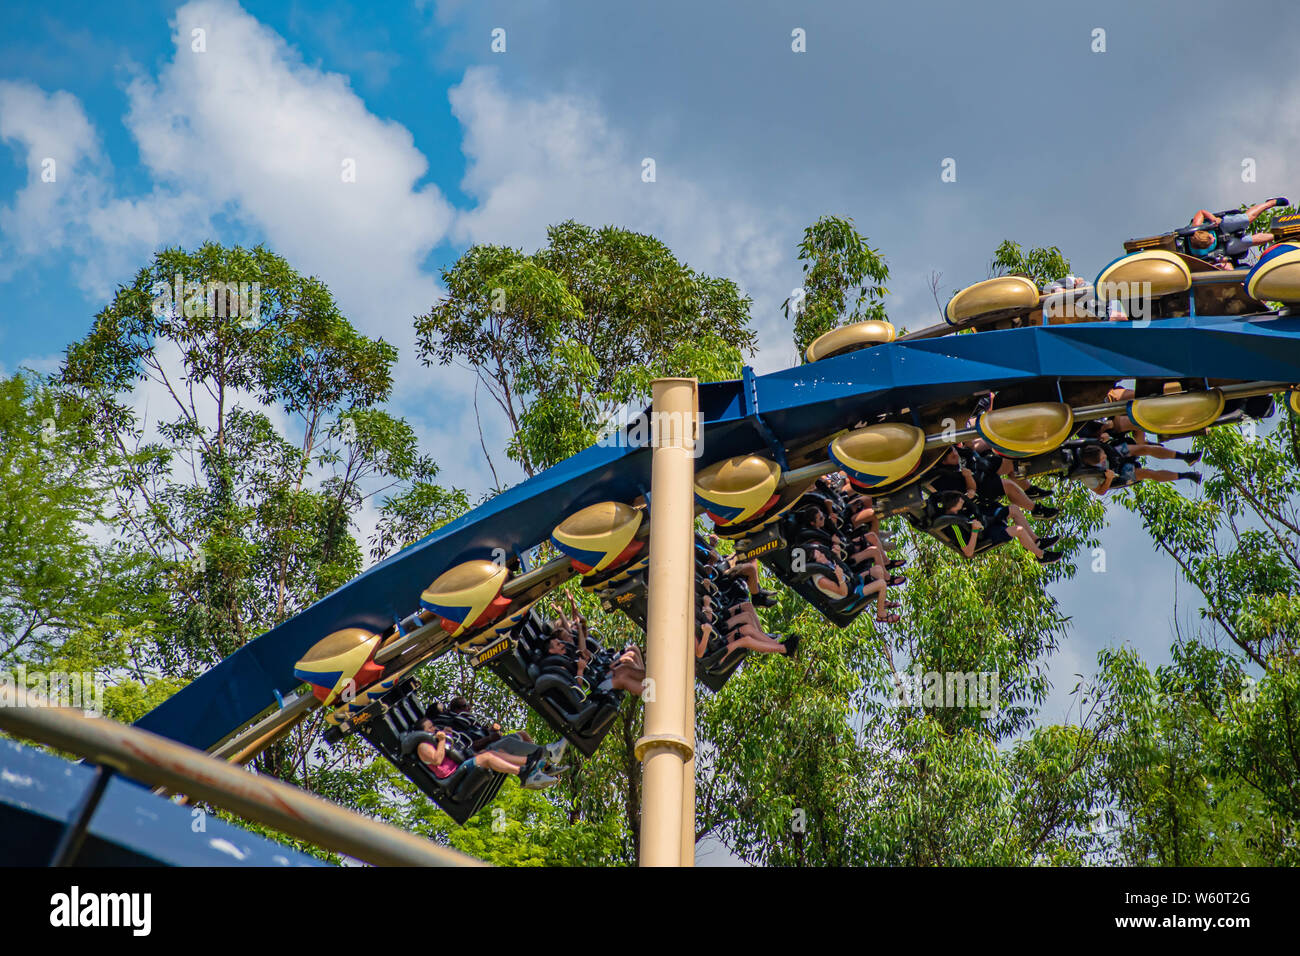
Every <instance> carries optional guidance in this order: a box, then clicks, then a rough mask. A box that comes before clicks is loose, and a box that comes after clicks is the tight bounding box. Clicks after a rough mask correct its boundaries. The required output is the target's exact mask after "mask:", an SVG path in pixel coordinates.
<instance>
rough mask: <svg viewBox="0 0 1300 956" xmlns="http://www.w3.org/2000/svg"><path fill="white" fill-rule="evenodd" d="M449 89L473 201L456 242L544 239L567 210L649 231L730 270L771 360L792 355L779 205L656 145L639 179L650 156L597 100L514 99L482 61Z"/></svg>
mask: <svg viewBox="0 0 1300 956" xmlns="http://www.w3.org/2000/svg"><path fill="white" fill-rule="evenodd" d="M450 95H451V104H452V111H453V113H454V114H455V115H456V118H457V119H459V120H460V122H461V125H462V126H463V127H464V130H465V135H464V145H463V147H462V149H463V152H464V153H465V157H466V160H467V163H468V165H467V169H466V174H465V178H464V181H463V182H462V188H463V189H464V190H465V192H466V193H467V194H468V195H470V196H473V197H474V198H475V200H476V204H475V206H474V207H473V208H472V209H468V210H465V211H463V212H461V213H460V214H459V215H458V216H457V217H456V221H455V225H454V227H453V235H454V236H455V238H456V239H457V240H459V241H462V242H466V243H470V242H491V243H498V244H503V245H514V246H520V247H523V248H525V249H526V250H531V249H533V248H536V247H537V246H539V245H541V244H542V243H543V242H544V241H545V229H546V226H548V225H550V224H552V223H556V222H561V221H563V220H565V219H576V220H578V221H579V222H583V223H586V224H588V225H594V226H600V225H605V224H610V223H613V224H617V225H620V226H624V227H626V228H629V229H634V230H637V231H639V232H647V233H651V234H653V235H655V236H657V237H658V238H660V239H662V240H663V241H664V242H665V243H667V244H668V246H669V248H671V249H672V250H673V252H674V253H675V254H676V255H677V256H678V258H680V259H682V260H684V261H686V262H688V263H690V265H691V266H692V267H694V268H696V269H700V270H701V271H704V272H708V273H711V274H716V275H724V276H728V277H730V278H732V279H735V280H736V281H737V283H738V284H739V285H740V286H741V287H742V288H743V289H744V290H745V291H746V292H747V293H748V294H750V295H751V296H753V297H754V300H755V306H754V316H755V319H756V324H757V326H758V327H759V330H760V334H761V343H760V344H761V347H762V349H763V351H762V353H761V355H760V359H761V360H762V361H764V362H766V363H767V365H768V367H780V366H781V365H783V364H785V362H784V361H783V360H782V358H781V356H782V355H784V353H786V352H789V353H791V354H793V353H792V346H791V345H790V333H789V329H788V328H787V327H785V326H784V325H783V321H784V320H783V319H781V318H780V316H779V312H778V311H777V310H778V308H779V305H780V303H781V302H782V301H784V299H785V297H786V296H787V295H788V294H789V291H790V286H791V281H790V280H791V277H793V278H794V279H796V280H797V278H798V272H797V270H796V269H795V267H793V266H792V262H791V254H790V253H791V250H790V249H789V248H787V247H786V246H785V245H784V244H783V242H782V237H784V236H788V235H790V234H791V232H792V229H793V226H792V219H791V217H790V215H789V214H788V213H786V212H785V211H783V210H780V209H766V208H759V207H758V206H756V205H753V204H751V203H749V202H746V201H745V200H743V199H741V198H739V196H738V195H737V193H736V191H735V190H731V189H727V188H724V187H723V186H720V185H716V184H711V183H708V182H706V181H705V179H704V178H703V175H702V172H701V171H700V170H692V169H689V168H683V167H681V166H678V165H675V164H674V161H673V158H672V156H671V155H658V156H656V155H653V152H654V151H653V150H651V151H650V155H649V158H652V159H654V160H655V181H654V182H643V181H642V161H643V160H644V159H646V158H647V154H646V153H645V152H643V151H638V150H635V149H633V148H632V147H631V146H630V145H629V144H628V142H627V139H626V137H625V136H624V135H623V134H622V133H621V132H620V131H618V130H617V129H615V128H614V127H613V126H612V125H611V124H610V123H609V121H608V120H607V119H606V117H605V115H604V114H603V113H602V111H601V110H600V108H599V106H598V105H597V104H596V103H595V102H594V101H591V100H586V99H582V98H579V97H577V96H574V95H566V94H550V95H546V96H539V97H535V98H524V97H516V96H513V95H511V94H509V93H508V92H507V91H505V90H504V89H503V88H502V86H501V85H500V83H499V81H498V79H497V76H496V74H495V72H493V71H492V70H489V69H486V68H481V67H479V68H473V69H470V70H469V71H467V72H466V74H465V78H464V80H462V81H461V83H460V84H459V85H457V86H455V87H453V88H452V90H451V94H450Z"/></svg>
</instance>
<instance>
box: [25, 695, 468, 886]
mask: <svg viewBox="0 0 1300 956" xmlns="http://www.w3.org/2000/svg"><path fill="white" fill-rule="evenodd" d="M0 729H3V730H5V731H8V732H9V733H11V734H13V735H14V736H17V737H23V738H26V739H28V740H34V741H37V742H38V743H42V744H47V745H49V746H51V747H57V748H58V749H60V750H65V751H68V752H69V753H75V754H78V755H80V756H82V757H84V758H85V759H86V761H87V762H89V763H91V764H95V765H97V766H98V767H100V768H102V769H101V772H100V773H98V774H97V775H96V783H95V784H94V785H92V791H91V792H90V793H89V794H88V796H87V799H86V801H85V803H84V804H83V806H82V808H81V809H80V811H79V812H78V813H77V814H76V815H74V818H73V820H72V821H70V822H69V828H68V831H67V832H65V834H64V837H63V839H62V840H61V841H60V852H59V853H56V855H55V862H66V861H67V860H68V859H70V858H71V857H72V856H74V855H75V847H76V846H78V845H79V844H80V841H81V839H82V838H83V837H84V834H85V831H86V827H87V826H88V825H89V823H90V820H91V817H92V816H93V813H94V807H95V804H96V803H97V802H98V797H99V796H100V795H102V793H103V789H104V784H105V783H106V777H107V774H108V771H110V770H111V771H116V772H119V773H122V774H124V775H126V776H129V777H132V778H134V779H136V780H139V781H142V782H143V783H147V784H151V785H157V786H162V787H165V788H166V789H167V790H169V791H171V792H172V793H183V794H185V795H186V796H188V797H192V798H195V799H198V800H202V801H204V802H206V803H210V804H212V805H213V806H215V807H221V808H222V809H225V810H229V811H230V812H232V813H234V814H237V815H238V816H240V817H243V818H245V819H247V820H252V821H255V822H257V823H261V824H264V825H265V826H269V827H273V828H274V829H276V830H279V831H280V832H282V833H286V834H288V835H289V836H292V837H297V838H298V839H300V840H306V841H308V842H309V843H313V844H315V845H316V846H320V847H324V848H325V849H327V850H333V851H335V852H337V853H344V854H347V855H348V856H350V857H354V858H356V859H358V860H363V861H365V862H367V863H372V864H374V865H376V866H481V865H483V864H481V863H480V862H479V861H477V860H474V859H472V858H470V857H468V856H465V855H464V854H462V853H458V852H456V851H455V850H449V849H447V848H446V847H441V846H438V845H437V844H434V843H430V842H429V841H428V840H425V839H422V838H420V837H417V836H415V835H413V834H410V833H407V832H406V831H405V830H399V829H398V828H397V827H392V826H389V825H388V824H386V823H380V822H379V821H378V820H372V819H370V818H369V817H365V816H362V815H361V814H359V813H354V812H352V811H351V810H345V809H344V808H342V807H339V806H335V805H334V804H332V803H330V802H329V801H328V800H322V799H321V798H320V797H317V796H314V795H312V794H310V793H307V792H306V791H305V790H300V789H299V788H297V787H294V786H292V785H290V784H287V783H285V782H283V781H281V780H276V779H274V778H272V777H266V776H260V775H257V774H253V773H250V772H248V771H247V770H244V769H242V768H241V767H238V766H235V765H233V764H231V763H228V762H227V761H225V760H221V759H218V758H216V757H211V756H209V755H208V754H205V753H204V752H203V751H201V750H195V749H194V748H193V747H187V746H186V745H184V744H180V743H177V742H176V741H174V740H168V739H167V738H166V737H160V736H158V735H157V734H152V733H149V732H148V731H145V730H140V729H139V728H136V727H129V726H127V725H125V724H121V723H118V722H117V721H115V720H110V719H109V718H107V717H86V716H85V715H83V714H81V713H80V712H79V711H75V710H68V709H65V708H59V707H54V706H51V705H50V704H49V702H48V701H46V700H45V699H44V698H42V697H39V696H38V695H36V694H32V693H30V692H29V691H27V690H26V689H25V688H18V690H17V695H16V701H15V703H14V704H12V705H10V704H6V705H0ZM70 848H71V849H72V850H73V852H72V853H69V852H68V851H69V849H70Z"/></svg>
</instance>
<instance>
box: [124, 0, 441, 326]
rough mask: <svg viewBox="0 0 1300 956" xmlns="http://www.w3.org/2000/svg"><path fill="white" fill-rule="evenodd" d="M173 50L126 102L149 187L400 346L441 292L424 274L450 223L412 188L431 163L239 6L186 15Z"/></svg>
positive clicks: (434, 197)
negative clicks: (244, 230) (158, 187)
mask: <svg viewBox="0 0 1300 956" xmlns="http://www.w3.org/2000/svg"><path fill="white" fill-rule="evenodd" d="M196 29H201V30H203V31H205V33H204V36H203V38H204V42H205V45H206V50H205V51H204V52H195V51H194V50H193V49H192V45H193V31H194V30H196ZM173 40H174V42H175V44H176V54H175V56H174V57H173V59H172V60H171V62H169V63H167V64H166V65H165V66H164V67H163V68H162V70H161V72H160V73H159V74H158V76H157V78H156V79H153V78H149V77H145V76H139V77H137V78H136V79H135V80H134V81H133V82H132V83H131V84H130V86H129V88H128V96H129V99H130V111H129V113H128V116H127V120H126V122H127V126H128V127H129V129H130V130H131V132H132V133H133V134H134V136H135V137H136V140H137V142H138V143H139V148H140V157H141V160H142V161H143V162H144V163H145V165H146V166H148V167H149V169H150V171H151V172H152V174H153V176H154V178H155V180H156V181H158V182H161V183H165V184H167V185H169V186H172V187H175V188H177V189H181V190H184V191H187V192H191V193H194V194H196V195H199V196H201V197H203V199H204V201H205V203H206V204H207V205H208V206H209V208H211V209H212V210H213V211H216V210H224V211H228V212H229V213H231V214H232V215H234V216H235V217H236V218H238V219H239V220H241V221H243V222H246V223H248V224H249V225H251V226H253V227H254V228H255V229H256V230H257V231H258V232H259V233H261V234H264V235H265V236H266V239H267V241H268V244H269V245H270V246H271V248H273V249H275V250H276V251H277V252H279V253H280V254H282V255H284V256H285V257H286V258H288V259H289V261H290V262H292V263H293V264H294V265H295V266H296V267H297V268H299V269H300V270H303V271H305V272H310V273H314V274H317V275H320V276H321V277H322V278H324V279H325V280H326V282H327V284H328V285H329V286H330V288H331V290H332V291H333V292H334V294H335V296H336V297H337V298H338V300H339V302H340V304H341V306H342V307H343V309H344V311H345V312H346V313H347V314H349V315H353V316H355V317H356V319H357V321H358V323H359V324H360V325H361V326H362V328H363V329H364V330H365V331H367V332H370V333H372V334H373V333H376V332H388V333H390V334H391V333H393V332H394V331H400V333H401V336H402V338H403V339H405V338H406V337H407V334H408V331H409V322H410V318H411V316H412V315H414V314H415V313H416V312H418V311H421V310H423V309H426V308H427V307H428V305H429V303H430V302H431V301H432V299H433V296H434V294H435V292H436V284H435V282H434V280H433V279H432V277H430V276H428V275H427V274H426V273H424V272H423V271H422V269H421V262H422V260H423V259H424V258H425V256H427V255H428V253H429V252H430V250H432V249H433V247H434V246H435V245H436V244H437V243H438V242H440V241H441V240H442V239H443V238H444V236H445V234H446V229H447V226H448V225H449V223H450V221H451V209H450V207H449V205H448V204H447V202H446V200H445V199H444V198H443V196H442V194H441V193H440V192H439V190H438V189H437V187H435V186H431V185H425V186H417V185H416V184H417V183H418V181H419V180H420V179H421V178H422V177H423V176H424V174H425V172H426V171H427V169H428V163H427V161H426V160H425V158H424V156H423V155H422V154H421V153H420V152H419V150H417V149H416V148H415V143H414V140H413V138H412V136H411V133H410V132H409V131H408V130H407V129H406V128H405V127H403V126H401V125H400V124H398V123H395V122H392V121H389V120H383V119H380V118H379V117H377V116H375V115H374V114H372V113H371V112H370V111H369V110H368V109H367V108H366V105H365V103H364V102H363V101H362V100H361V98H360V97H358V96H357V94H356V93H355V92H353V90H352V89H351V87H350V85H349V83H348V81H347V79H346V78H345V77H343V76H341V75H339V74H334V73H326V72H322V71H320V70H317V69H314V68H311V67H308V66H306V65H304V64H303V62H302V59H301V56H300V55H299V54H298V52H297V51H296V50H294V49H293V48H291V47H290V46H289V45H288V44H287V43H285V41H284V40H283V39H282V38H281V37H280V36H279V35H277V34H276V33H275V32H274V31H272V30H271V29H269V28H268V27H265V26H263V25H262V24H261V23H259V22H258V21H257V20H256V19H254V18H253V17H252V16H250V15H249V14H248V13H246V12H245V11H244V10H243V9H241V8H240V7H239V6H238V5H236V4H234V3H231V2H226V0H196V2H193V3H188V4H186V5H185V6H183V7H181V8H180V9H178V10H177V11H176V16H175V19H174V21H173ZM345 164H347V165H346V166H345ZM352 167H354V168H355V181H345V169H346V168H352Z"/></svg>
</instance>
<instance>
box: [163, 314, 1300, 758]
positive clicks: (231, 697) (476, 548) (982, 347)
mask: <svg viewBox="0 0 1300 956" xmlns="http://www.w3.org/2000/svg"><path fill="white" fill-rule="evenodd" d="M1162 377H1164V378H1186V377H1205V378H1216V379H1235V380H1242V381H1251V380H1254V381H1278V382H1300V319H1297V318H1278V317H1273V316H1264V317H1256V318H1246V319H1243V318H1239V317H1207V316H1200V317H1197V318H1183V319H1163V320H1159V321H1154V322H1151V323H1149V324H1148V325H1146V326H1142V325H1140V324H1138V323H1127V322H1115V323H1110V322H1090V323H1079V324H1074V325H1055V326H1031V327H1028V328H1023V329H1011V330H1006V331H1000V332H979V333H973V334H966V335H950V336H945V337H942V338H931V339H917V340H911V341H898V342H893V343H890V344H887V345H880V346H876V347H874V348H871V349H867V350H863V351H859V352H853V353H850V354H848V355H843V356H840V357H838V358H833V359H828V360H826V361H822V362H818V363H816V364H813V365H802V366H798V367H796V368H791V369H786V370H783V371H780V372H774V373H771V374H769V375H762V376H755V377H753V378H750V377H749V376H746V378H745V380H743V381H733V382H716V383H710V384H707V385H704V386H702V387H701V390H700V410H701V414H702V417H703V419H704V445H703V452H702V456H701V458H700V461H699V465H700V467H703V466H705V465H708V464H710V463H712V462H715V461H720V460H722V459H724V458H728V457H731V456H733V455H740V454H750V453H757V454H766V453H768V447H769V437H768V436H766V435H765V434H763V433H762V429H760V428H759V427H756V425H755V422H754V421H753V419H752V418H751V416H752V415H753V414H754V410H755V409H758V410H761V415H762V423H763V425H764V426H765V429H766V430H770V432H771V435H772V436H774V437H775V439H776V440H777V441H779V442H781V443H783V444H784V445H785V446H786V447H790V446H792V445H798V444H803V443H806V442H809V441H812V440H814V439H816V438H817V437H819V436H824V435H827V434H829V433H831V432H833V431H836V430H837V429H840V428H843V427H845V426H846V425H850V424H852V423H854V422H856V421H859V420H861V419H863V418H866V417H868V416H873V415H879V414H881V413H885V412H898V411H899V410H901V409H902V408H904V407H912V408H915V407H917V406H919V405H926V404H929V403H932V402H939V401H950V400H954V399H960V398H962V397H964V396H971V395H973V394H974V393H975V392H976V391H978V390H981V389H993V390H997V389H1002V388H1008V387H1011V386H1015V385H1018V384H1024V383H1027V382H1032V381H1035V380H1039V379H1048V380H1056V379H1065V380H1070V379H1076V380H1097V379H1110V380H1113V381H1118V380H1119V379H1125V378H1162ZM746 389H751V390H752V392H751V393H750V394H746V392H745V390H746ZM649 484H650V452H649V449H647V448H634V447H627V446H625V445H624V446H622V447H618V446H601V445H596V446H593V447H591V448H588V449H587V450H586V451H583V452H581V453H579V454H577V455H574V456H573V457H572V458H569V459H567V460H565V461H563V462H560V463H559V464H558V465H556V466H555V467H553V468H549V469H547V470H546V471H544V472H542V473H541V474H539V475H536V476H534V477H533V478H530V479H529V480H528V481H525V482H523V483H522V484H519V485H516V486H515V487H513V488H511V489H509V490H508V491H506V492H504V493H503V494H501V495H498V496H497V497H496V498H493V499H492V500H491V501H489V502H487V503H485V504H483V505H481V506H479V507H478V508H475V509H474V510H473V511H471V512H470V513H468V514H466V515H465V516H463V517H462V518H460V519H458V520H457V521H454V522H452V523H451V524H448V525H446V526H445V527H443V528H440V529H439V530H437V531H435V532H434V533H433V534H431V535H429V536H428V537H426V538H424V539H423V540H422V541H419V542H418V543H416V544H414V545H412V546H411V547H409V548H407V549H406V550H404V551H402V552H400V553H399V554H396V555H393V556H392V557H390V558H388V559H387V560H385V561H383V562H381V563H379V564H377V565H375V566H374V567H372V568H370V569H369V570H368V571H366V572H365V573H363V574H361V575H359V576H358V577H356V578H355V579H353V580H352V581H350V582H348V583H347V584H345V585H344V586H343V587H341V588H339V589H338V590H336V591H334V592H333V593H332V594H330V595H328V596H327V597H325V598H322V599H321V600H320V601H318V602H317V603H316V604H314V605H312V606H311V607H309V608H307V609H306V610H304V611H303V612H302V613H300V614H298V615H296V616H295V617H293V618H291V619H289V620H287V621H285V622H284V623H283V624H281V625H279V626H278V627H276V628H275V629H274V630H272V631H270V632H268V633H267V634H264V635H262V636H261V637H259V638H257V639H256V640H254V641H251V642H249V643H248V644H247V645H246V646H244V647H243V648H241V649H240V650H239V651H237V652H236V653H235V654H232V655H231V656H230V657H228V658H227V659H225V660H224V661H222V662H221V663H219V664H217V665H216V666H215V667H213V668H212V669H210V670H209V671H207V672H206V673H205V674H203V675H202V676H201V677H200V678H199V679H197V680H196V681H194V682H193V683H191V684H190V685H189V686H188V687H186V688H184V689H183V690H181V691H180V692H179V693H177V694H176V695H175V696H173V697H172V698H170V699H169V700H167V701H165V702H164V703H162V704H161V705H159V706H158V707H157V708H155V709H154V710H153V711H151V712H150V713H148V714H146V715H145V716H144V717H142V718H141V719H140V720H139V721H138V722H137V726H139V727H142V728H144V729H145V730H150V731H153V732H154V733H157V734H162V735H164V736H167V737H171V738H173V739H175V740H179V741H181V742H182V743H186V744H189V745H191V746H194V747H199V748H202V749H208V748H210V747H211V746H212V745H213V744H215V743H216V742H217V741H219V740H221V739H222V738H223V737H225V736H226V735H228V734H229V733H231V732H232V731H234V730H235V729H237V728H238V727H239V726H240V725H242V724H244V723H246V722H248V721H249V720H251V719H252V718H253V717H254V716H255V715H257V714H258V713H259V712H261V711H262V710H264V709H265V708H266V707H268V706H269V705H271V704H272V703H274V701H275V699H276V694H277V693H279V694H284V693H288V692H289V691H290V690H292V689H293V688H294V687H295V686H297V684H298V683H299V682H298V681H297V680H296V679H295V678H294V676H293V665H294V663H295V662H296V661H297V660H298V659H299V658H300V657H301V656H302V655H303V654H304V653H305V652H306V651H307V649H308V648H310V647H311V646H312V645H313V644H314V643H316V642H317V641H318V640H320V639H321V638H322V637H324V636H325V635H327V634H329V633H331V632H332V631H336V630H339V629H340V628H344V627H363V628H368V629H370V630H375V631H382V630H384V629H386V628H388V627H389V626H390V625H391V624H392V623H393V622H394V620H397V619H399V618H402V617H405V616H406V615H408V614H410V613H411V612H412V611H414V610H415V609H416V608H417V607H418V606H419V597H420V592H421V591H422V590H423V589H424V588H425V587H427V586H428V585H429V583H430V582H431V581H433V579H434V578H436V577H437V576H438V575H439V574H441V573H442V572H443V571H445V570H447V568H449V567H451V566H452V565H454V564H457V563H459V562H461V561H465V560H469V559H471V558H490V557H491V556H492V553H493V550H494V549H495V548H502V549H504V550H505V551H506V553H520V552H522V551H524V550H525V549H527V548H530V547H532V546H534V545H536V544H537V543H538V542H540V541H543V540H545V539H546V538H547V537H548V536H549V535H550V532H551V529H552V528H553V527H554V526H555V525H556V524H557V523H558V522H559V521H560V520H562V519H563V518H564V517H566V516H567V515H569V514H572V513H573V512H574V511H577V510H578V509H579V508H583V507H585V506H587V505H589V504H593V503H595V502H597V501H606V500H619V501H629V500H631V499H633V498H635V497H637V496H638V495H639V494H641V493H642V492H643V490H644V489H646V488H648V487H649Z"/></svg>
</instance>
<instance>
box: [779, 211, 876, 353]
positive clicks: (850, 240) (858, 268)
mask: <svg viewBox="0 0 1300 956" xmlns="http://www.w3.org/2000/svg"><path fill="white" fill-rule="evenodd" d="M799 261H800V262H801V263H802V264H803V284H802V287H801V288H800V289H799V290H797V292H796V295H794V296H791V297H790V298H789V299H786V301H785V303H784V305H783V306H782V308H783V310H784V312H785V317H786V318H787V319H789V318H790V316H791V314H793V315H794V344H795V348H797V349H798V350H799V354H800V355H803V353H804V351H805V350H806V349H807V348H808V346H809V345H811V344H812V342H813V340H814V339H816V338H817V337H818V336H820V335H822V334H824V333H826V332H829V331H830V330H831V329H834V328H837V327H839V326H841V325H849V324H851V323H853V322H863V321H866V320H868V319H884V318H886V315H885V296H886V295H888V294H889V290H888V289H886V288H885V286H884V283H886V282H888V281H889V266H888V265H887V264H886V262H885V260H884V258H882V257H881V255H880V253H879V252H878V251H876V250H875V249H872V248H871V246H870V245H868V244H867V239H866V237H865V236H863V235H861V234H860V233H859V232H858V231H857V229H856V228H855V227H854V225H853V220H852V219H847V218H842V217H839V216H822V217H821V218H820V219H818V220H817V221H816V222H814V223H813V224H812V225H811V226H809V227H808V228H807V229H805V230H804V234H803V240H802V241H801V242H800V243H799Z"/></svg>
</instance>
